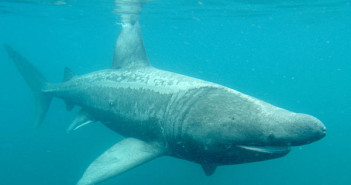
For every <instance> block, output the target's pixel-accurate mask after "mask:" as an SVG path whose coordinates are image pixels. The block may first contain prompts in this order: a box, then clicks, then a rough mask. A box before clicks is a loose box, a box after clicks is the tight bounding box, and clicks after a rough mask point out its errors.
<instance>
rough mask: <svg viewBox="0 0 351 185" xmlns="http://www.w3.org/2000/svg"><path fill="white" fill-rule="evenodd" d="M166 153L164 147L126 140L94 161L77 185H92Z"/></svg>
mask: <svg viewBox="0 0 351 185" xmlns="http://www.w3.org/2000/svg"><path fill="white" fill-rule="evenodd" d="M163 153H164V150H163V148H162V147H160V146H159V145H156V144H150V143H147V142H144V141H142V140H139V139H135V138H126V139H124V140H123V141H121V142H119V143H117V144H115V145H114V146H112V147H111V148H110V149H108V150H107V151H105V152H104V153H103V154H102V155H101V156H100V157H98V158H97V159H96V160H95V161H93V162H92V163H91V164H90V166H89V167H88V169H87V170H86V171H85V173H84V174H83V177H82V178H81V179H80V180H79V182H78V184H77V185H92V184H94V183H98V182H101V181H104V180H106V179H108V178H111V177H113V176H116V175H119V174H121V173H123V172H125V171H128V170H130V169H132V168H135V167H137V166H139V165H141V164H144V163H146V162H148V161H150V160H152V159H154V158H157V157H159V156H160V155H162V154H163Z"/></svg>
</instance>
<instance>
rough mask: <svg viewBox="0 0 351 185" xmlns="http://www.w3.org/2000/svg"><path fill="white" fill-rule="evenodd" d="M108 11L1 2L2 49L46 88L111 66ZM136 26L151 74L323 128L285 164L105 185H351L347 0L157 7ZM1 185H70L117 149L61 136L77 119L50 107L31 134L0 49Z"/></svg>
mask: <svg viewBox="0 0 351 185" xmlns="http://www.w3.org/2000/svg"><path fill="white" fill-rule="evenodd" d="M115 9H116V5H115V2H114V1H113V0H89V1H84V0H57V1H54V0H51V1H49V0H46V1H44V0H12V1H11V0H0V45H2V44H4V43H6V44H9V45H11V46H12V47H14V48H15V49H16V50H17V51H19V52H20V53H21V54H22V55H24V56H25V57H26V58H27V59H28V60H29V61H31V63H33V64H34V65H35V66H36V67H37V68H38V69H39V70H40V71H41V72H42V73H43V74H44V75H45V77H46V78H47V79H48V80H49V81H50V82H60V81H61V80H62V79H63V69H64V67H69V68H70V69H72V70H73V71H74V72H75V73H76V74H78V75H79V74H86V73H89V72H92V71H96V70H100V69H106V68H109V67H110V66H111V63H112V57H113V50H114V45H115V41H116V38H117V36H118V34H119V32H120V30H121V28H120V24H118V23H119V22H120V20H119V15H118V12H117V13H116V11H115ZM140 24H141V27H142V32H143V36H144V42H145V47H146V50H147V53H148V57H149V60H150V62H151V64H152V65H153V66H154V67H157V68H160V69H163V70H168V71H172V72H177V73H181V74H185V75H188V76H192V77H196V78H200V79H203V80H207V81H211V82H215V83H219V84H221V85H225V86H227V87H230V88H233V89H236V90H238V91H240V92H243V93H245V94H248V95H251V96H254V97H256V98H259V99H262V100H264V101H267V102H269V103H271V104H273V105H276V106H279V107H283V108H285V109H288V110H291V111H294V112H302V113H307V114H311V115H313V116H315V117H317V118H319V119H320V120H321V121H322V122H323V123H324V124H325V125H326V127H327V129H328V131H327V136H326V137H325V138H323V139H322V140H321V141H318V142H316V143H312V144H310V145H305V146H301V147H295V148H293V149H292V151H291V152H290V154H288V155H287V156H285V157H283V158H279V159H275V160H269V161H264V162H257V163H249V164H242V165H232V166H222V167H219V168H218V169H217V170H216V172H215V173H214V175H213V176H210V177H206V176H205V175H204V173H203V170H202V169H201V167H200V165H197V164H195V163H191V162H188V161H184V160H179V159H174V158H170V157H162V158H159V159H156V160H153V161H151V162H149V163H147V164H145V165H142V166H139V167H137V168H135V169H133V170H131V171H128V173H125V174H122V175H120V176H118V177H115V178H113V179H111V180H108V181H106V182H104V183H101V184H102V185H112V184H120V185H123V184H128V185H134V184H155V185H163V184H168V185H178V184H182V185H190V184H191V185H194V184H204V185H214V184H216V185H232V184H235V185H282V184H284V185H330V184H337V185H349V184H351V144H350V141H351V139H350V136H351V134H350V133H351V106H350V105H351V1H349V0H307V1H306V0H305V1H303V0H238V1H234V0H197V1H196V0H173V1H172V0H153V1H145V5H144V7H143V10H142V13H141V17H140ZM0 64H1V66H0V84H1V88H0V94H1V96H0V115H1V116H0V185H22V184H35V185H71V184H72V185H73V184H75V183H76V182H77V181H78V180H79V178H80V177H81V175H82V174H83V172H84V170H85V169H86V168H87V167H88V165H89V164H90V163H91V162H92V161H93V160H94V159H95V158H96V157H98V156H99V155H100V154H101V153H102V152H103V151H105V150H106V149H108V148H109V147H110V146H112V145H113V144H114V143H116V142H118V141H120V140H121V139H122V137H121V136H119V135H118V134H116V133H114V132H112V131H110V130H109V129H107V128H106V127H104V126H103V125H101V124H100V123H95V124H90V125H88V126H85V127H83V128H81V129H79V130H77V131H75V132H73V133H70V134H67V133H66V129H67V127H68V125H69V124H70V123H71V121H72V120H73V119H74V116H75V114H76V112H77V110H78V108H75V109H74V110H73V111H71V112H68V111H66V107H65V105H64V103H63V102H62V101H61V100H57V99H55V100H54V101H53V103H52V104H51V107H50V109H49V112H48V114H47V116H46V118H45V120H44V123H43V124H42V126H41V127H40V128H38V129H36V128H34V126H33V121H34V107H35V105H34V99H33V95H32V92H31V90H30V89H29V87H28V86H27V84H26V83H25V81H24V80H23V79H22V77H21V76H20V74H19V73H18V72H17V70H16V68H15V67H14V65H13V64H12V61H11V60H10V58H9V57H8V56H7V54H6V52H5V50H4V48H3V47H0Z"/></svg>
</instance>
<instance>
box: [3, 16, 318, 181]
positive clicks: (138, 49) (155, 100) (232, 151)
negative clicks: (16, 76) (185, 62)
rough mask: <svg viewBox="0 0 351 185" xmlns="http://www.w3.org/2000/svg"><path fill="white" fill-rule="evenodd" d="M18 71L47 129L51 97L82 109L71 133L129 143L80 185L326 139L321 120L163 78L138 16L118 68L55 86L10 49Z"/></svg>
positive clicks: (208, 165) (121, 46) (207, 85)
mask: <svg viewBox="0 0 351 185" xmlns="http://www.w3.org/2000/svg"><path fill="white" fill-rule="evenodd" d="M6 48H7V51H8V53H9V55H10V56H11V57H12V59H13V60H14V62H15V64H16V66H17V67H18V69H19V71H20V72H21V74H22V75H23V77H24V78H25V80H26V81H27V82H28V84H29V86H30V87H31V88H32V90H33V91H34V95H35V98H36V102H37V120H36V123H37V124H40V122H41V121H42V119H43V117H44V115H45V113H46V111H47V108H48V106H49V103H50V100H51V98H52V97H57V98H61V99H63V100H64V101H65V102H66V103H67V105H68V106H67V107H68V108H71V107H72V105H78V106H80V107H82V109H81V111H80V112H79V114H78V116H77V118H76V119H75V120H74V121H73V123H72V124H71V126H70V127H69V129H68V130H69V131H71V130H74V129H77V128H79V127H81V126H82V125H85V124H88V123H91V122H96V121H100V122H101V123H103V124H104V125H106V126H107V127H108V128H110V129H112V130H114V131H116V132H117V133H119V134H121V135H122V136H124V137H126V139H124V140H123V141H121V142H119V143H117V144H116V145H114V146H112V147H111V148H110V149H109V150H107V151H106V152H105V153H104V154H102V155H101V156H100V157H99V158H97V159H96V160H95V161H94V162H93V163H92V164H91V165H90V166H89V168H88V169H87V170H86V172H85V173H84V175H83V177H82V179H81V180H80V181H79V182H78V184H79V185H88V184H94V183H97V182H100V181H103V180H105V179H107V178H110V177H112V176H115V175H118V174H120V173H123V172H125V171H127V170H129V169H131V168H134V167H136V166H138V165H140V164H143V163H145V162H147V161H149V160H152V159H154V158H157V157H159V156H162V155H168V156H173V157H177V158H181V159H185V160H189V161H193V162H196V163H199V164H201V165H202V167H203V168H204V170H205V173H206V174H207V175H211V174H212V173H213V172H214V170H215V168H216V167H217V166H220V165H229V164H240V163H246V162H255V161H262V160H267V159H273V158H277V157H281V156H284V155H286V154H287V153H288V152H289V151H290V146H297V145H302V144H307V143H310V142H313V141H316V140H319V139H321V138H322V137H324V135H325V127H324V125H323V124H322V123H321V122H320V121H319V120H318V119H316V118H314V117H312V116H309V115H305V114H297V113H293V112H290V111H287V110H285V109H281V108H278V107H275V106H273V105H270V104H268V103H265V102H263V101H261V100H258V99H256V98H253V97H250V96H248V95H245V94H242V93H240V92H238V91H235V90H233V89H230V88H227V87H224V86H221V85H218V84H214V83H211V82H207V81H203V80H200V79H195V78H191V77H188V76H184V75H180V74H176V73H172V72H167V71H162V70H159V69H156V68H154V67H152V66H151V65H150V64H149V62H148V59H147V57H146V52H145V49H144V45H143V41H142V37H141V32H140V26H139V23H138V16H137V15H136V16H130V15H128V16H127V17H124V25H123V29H122V32H121V34H120V36H119V38H118V41H117V46H116V53H115V59H114V63H113V65H112V69H108V70H102V71H97V72H93V73H90V74H87V75H82V76H75V75H74V74H73V73H72V72H71V71H70V70H68V69H66V71H65V80H64V82H62V83H58V84H49V83H47V82H46V80H45V79H44V78H43V76H42V75H41V74H40V73H39V72H38V71H37V70H36V69H35V68H34V67H33V66H31V65H30V64H29V62H27V61H26V59H25V58H23V57H22V56H20V55H19V54H18V53H17V52H16V51H14V50H13V49H12V48H11V47H9V46H6Z"/></svg>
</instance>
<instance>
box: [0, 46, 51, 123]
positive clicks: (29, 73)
mask: <svg viewBox="0 0 351 185" xmlns="http://www.w3.org/2000/svg"><path fill="white" fill-rule="evenodd" d="M4 47H5V49H6V51H7V53H8V55H9V56H10V58H11V59H12V61H13V63H14V64H15V65H16V67H17V69H18V71H19V72H20V73H21V75H22V77H23V78H24V80H25V81H26V82H27V84H28V85H29V87H30V88H31V89H32V91H33V93H34V98H35V105H36V113H35V127H39V126H40V124H41V122H42V121H43V119H44V117H45V114H46V112H47V111H48V109H49V105H50V103H51V99H52V97H51V96H49V95H47V94H45V93H44V92H42V90H43V89H44V88H45V86H46V85H47V82H46V80H45V78H44V77H43V75H42V74H41V73H40V72H39V71H38V70H37V69H36V68H35V67H34V66H33V65H32V64H30V63H29V62H28V61H27V59H25V58H24V57H23V56H21V55H20V54H19V53H18V52H16V51H15V50H14V49H13V48H12V47H10V46H9V45H7V44H4Z"/></svg>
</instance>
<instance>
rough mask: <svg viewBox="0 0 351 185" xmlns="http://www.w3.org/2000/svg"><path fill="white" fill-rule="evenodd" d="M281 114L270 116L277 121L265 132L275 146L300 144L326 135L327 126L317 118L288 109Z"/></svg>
mask: <svg viewBox="0 0 351 185" xmlns="http://www.w3.org/2000/svg"><path fill="white" fill-rule="evenodd" d="M278 112H280V114H277V115H271V116H268V117H267V119H271V120H272V122H275V124H273V125H272V126H271V127H270V129H269V130H267V131H266V132H264V134H265V137H266V142H267V143H270V144H271V145H275V146H299V145H305V144H309V143H312V142H314V141H318V140H320V139H322V138H323V137H324V136H325V135H326V127H325V126H324V125H323V123H322V122H321V121H319V120H318V119H317V118H315V117H313V116H310V115H307V114H301V113H291V112H288V111H286V110H280V111H278Z"/></svg>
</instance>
